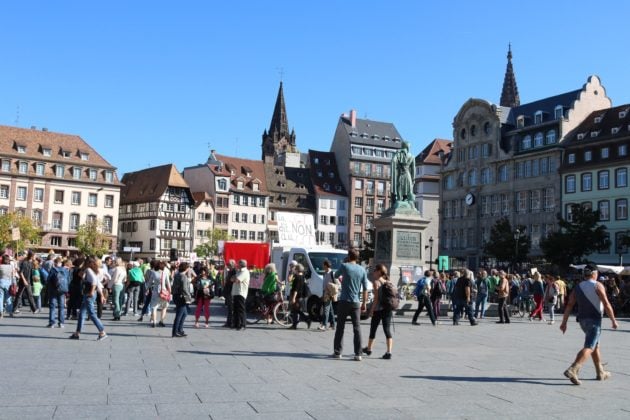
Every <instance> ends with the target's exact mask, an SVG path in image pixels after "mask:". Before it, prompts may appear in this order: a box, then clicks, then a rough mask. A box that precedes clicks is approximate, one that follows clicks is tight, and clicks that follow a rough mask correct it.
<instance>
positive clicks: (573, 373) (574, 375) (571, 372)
mask: <svg viewBox="0 0 630 420" xmlns="http://www.w3.org/2000/svg"><path fill="white" fill-rule="evenodd" d="M579 372H580V366H578V365H571V366H570V367H569V368H568V369H567V370H565V371H564V376H566V377H567V378H569V380H570V381H571V383H572V384H573V385H581V384H582V382H580V379H579V378H578V373H579Z"/></svg>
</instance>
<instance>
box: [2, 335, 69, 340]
mask: <svg viewBox="0 0 630 420" xmlns="http://www.w3.org/2000/svg"><path fill="white" fill-rule="evenodd" d="M2 337H6V338H43V339H48V340H66V339H67V338H68V336H67V335H65V334H64V335H62V336H59V337H46V336H43V335H28V334H0V338H2Z"/></svg>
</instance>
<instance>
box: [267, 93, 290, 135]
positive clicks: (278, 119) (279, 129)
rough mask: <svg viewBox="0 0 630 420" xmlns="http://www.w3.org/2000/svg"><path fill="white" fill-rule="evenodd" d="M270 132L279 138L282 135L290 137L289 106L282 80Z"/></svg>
mask: <svg viewBox="0 0 630 420" xmlns="http://www.w3.org/2000/svg"><path fill="white" fill-rule="evenodd" d="M269 134H270V135H271V136H275V135H277V136H278V137H277V138H278V139H280V138H282V137H286V138H288V137H289V120H288V119H287V108H286V106H285V104H284V91H283V90H282V82H280V89H278V98H277V99H276V106H275V108H274V109H273V117H271V125H270V126H269Z"/></svg>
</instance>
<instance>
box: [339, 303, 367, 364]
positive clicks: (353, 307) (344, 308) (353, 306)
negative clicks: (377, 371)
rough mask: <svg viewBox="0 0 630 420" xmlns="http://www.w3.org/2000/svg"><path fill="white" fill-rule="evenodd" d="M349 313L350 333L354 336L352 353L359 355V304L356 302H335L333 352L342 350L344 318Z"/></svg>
mask: <svg viewBox="0 0 630 420" xmlns="http://www.w3.org/2000/svg"><path fill="white" fill-rule="evenodd" d="M348 315H350V319H351V320H352V333H353V336H354V340H353V342H354V354H355V356H359V355H361V324H360V320H361V306H360V304H359V303H358V302H356V303H355V302H347V301H339V302H338V303H337V329H335V341H334V350H335V354H341V352H342V351H343V332H344V329H345V328H346V319H347V318H348Z"/></svg>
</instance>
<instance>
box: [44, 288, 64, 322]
mask: <svg viewBox="0 0 630 420" xmlns="http://www.w3.org/2000/svg"><path fill="white" fill-rule="evenodd" d="M48 299H49V300H48V325H49V326H50V325H55V322H57V323H58V324H59V326H61V325H63V323H64V320H65V319H66V318H65V310H66V295H65V294H64V293H57V292H53V291H51V292H50V293H49V294H48Z"/></svg>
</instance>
